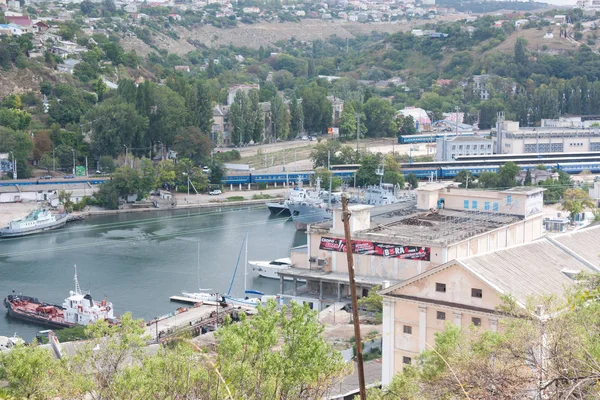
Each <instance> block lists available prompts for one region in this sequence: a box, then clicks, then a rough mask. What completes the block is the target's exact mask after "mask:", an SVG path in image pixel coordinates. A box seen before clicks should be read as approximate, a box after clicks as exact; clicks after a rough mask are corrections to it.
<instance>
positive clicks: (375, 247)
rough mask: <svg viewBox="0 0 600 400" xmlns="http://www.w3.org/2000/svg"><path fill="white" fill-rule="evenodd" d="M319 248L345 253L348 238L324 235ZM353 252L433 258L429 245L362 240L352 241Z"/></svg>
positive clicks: (406, 257)
mask: <svg viewBox="0 0 600 400" xmlns="http://www.w3.org/2000/svg"><path fill="white" fill-rule="evenodd" d="M319 249H321V250H329V251H339V252H341V253H345V252H346V240H345V239H338V238H328V237H325V236H322V237H321V243H320V245H319ZM352 252H353V253H354V254H366V255H368V254H370V255H373V256H379V257H390V258H401V259H405V260H423V261H429V260H430V258H431V249H430V248H429V247H419V246H402V245H398V244H385V243H376V242H367V241H362V240H353V241H352Z"/></svg>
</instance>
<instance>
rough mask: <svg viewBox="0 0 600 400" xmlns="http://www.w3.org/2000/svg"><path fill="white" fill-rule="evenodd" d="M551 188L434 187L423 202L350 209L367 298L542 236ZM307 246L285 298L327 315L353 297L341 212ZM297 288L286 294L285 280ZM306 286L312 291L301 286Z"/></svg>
mask: <svg viewBox="0 0 600 400" xmlns="http://www.w3.org/2000/svg"><path fill="white" fill-rule="evenodd" d="M542 205H543V189H540V188H535V187H527V188H515V189H510V190H506V191H481V190H466V189H459V188H452V187H448V185H447V184H431V185H427V186H423V187H421V188H419V189H418V190H417V202H416V204H415V203H414V202H412V203H411V202H406V203H400V204H392V205H387V206H382V207H377V208H373V207H371V206H365V205H355V206H350V210H351V212H352V218H351V221H350V222H351V224H350V225H351V226H350V230H351V234H352V251H353V253H354V270H355V275H356V280H357V285H358V286H359V289H360V290H359V292H360V293H361V294H366V293H367V292H368V290H369V289H370V288H372V287H374V286H376V285H381V284H382V283H383V281H386V280H389V281H391V282H393V283H398V282H401V281H403V280H406V279H410V278H412V277H414V276H416V275H418V274H419V273H422V272H424V271H426V270H427V269H429V268H431V267H433V266H436V265H439V264H443V263H446V262H448V261H450V260H453V259H456V258H459V257H468V256H471V255H475V254H481V253H485V252H490V251H494V250H497V249H502V248H506V247H510V246H514V245H517V244H522V243H527V242H530V241H532V240H535V239H537V238H539V237H541V235H542V217H543V215H542ZM307 234H308V242H307V245H306V246H304V247H300V248H295V249H292V253H291V259H292V265H293V267H292V268H290V269H288V270H285V271H282V272H280V297H281V298H282V299H284V301H289V300H292V299H294V300H296V301H305V302H309V303H311V304H312V306H313V308H315V309H317V310H322V309H324V308H325V307H327V306H329V305H331V304H334V303H335V302H339V301H346V300H347V299H348V296H349V294H350V288H349V285H348V281H349V279H348V264H347V258H346V254H345V245H346V241H345V238H344V229H343V224H342V220H341V210H340V209H337V210H334V217H333V220H332V221H330V222H325V223H321V224H314V225H311V226H310V227H309V229H308V231H307ZM284 277H285V278H288V279H291V280H292V281H293V284H292V288H291V289H290V290H289V291H284V286H283V279H284ZM298 281H306V282H307V283H306V286H302V287H298Z"/></svg>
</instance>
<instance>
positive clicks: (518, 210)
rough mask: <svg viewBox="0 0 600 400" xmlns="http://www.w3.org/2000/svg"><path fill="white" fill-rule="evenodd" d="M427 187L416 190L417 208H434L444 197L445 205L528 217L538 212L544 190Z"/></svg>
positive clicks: (541, 205)
mask: <svg viewBox="0 0 600 400" xmlns="http://www.w3.org/2000/svg"><path fill="white" fill-rule="evenodd" d="M433 188H434V189H435V190H430V189H429V188H427V186H425V187H424V188H422V189H417V208H419V209H421V210H428V209H431V208H437V204H438V200H440V199H443V200H444V208H447V209H450V210H466V211H478V212H489V213H498V212H499V213H503V214H511V215H518V216H523V217H528V216H530V215H533V214H537V213H541V212H542V207H543V199H544V198H543V192H542V191H537V192H536V191H535V189H532V191H530V192H523V191H518V190H505V191H501V192H499V191H491V190H490V191H487V190H485V191H484V190H468V189H460V188H455V187H447V188H445V189H441V188H439V186H434V187H433Z"/></svg>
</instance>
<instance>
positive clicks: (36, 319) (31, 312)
mask: <svg viewBox="0 0 600 400" xmlns="http://www.w3.org/2000/svg"><path fill="white" fill-rule="evenodd" d="M74 280H75V291H71V292H70V293H69V297H67V298H66V299H65V301H64V303H63V304H62V306H60V305H57V304H50V303H46V302H43V301H40V300H38V299H37V298H36V297H31V296H23V295H21V294H10V295H8V296H7V297H6V298H5V299H4V306H5V307H6V309H7V312H8V315H9V316H10V317H12V318H17V319H21V320H24V321H28V322H32V323H36V324H40V325H44V326H49V327H53V328H69V327H73V326H76V325H88V324H91V323H93V322H96V321H98V320H103V319H104V320H108V321H109V322H110V323H118V320H117V319H116V318H115V317H114V311H113V307H112V303H110V302H107V301H106V300H102V301H94V300H93V299H92V296H91V295H90V294H89V293H83V292H82V291H81V289H80V287H79V281H78V279H77V267H75V277H74Z"/></svg>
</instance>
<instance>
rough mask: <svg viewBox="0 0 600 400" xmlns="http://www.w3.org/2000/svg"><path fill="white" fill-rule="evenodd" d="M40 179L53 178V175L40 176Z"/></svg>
mask: <svg viewBox="0 0 600 400" xmlns="http://www.w3.org/2000/svg"><path fill="white" fill-rule="evenodd" d="M40 179H52V175H44V176H40Z"/></svg>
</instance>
